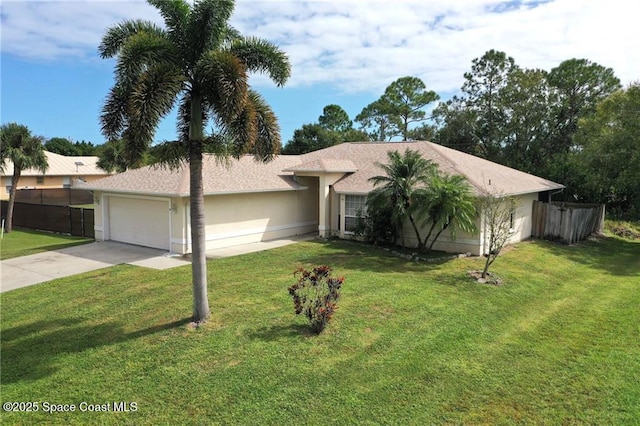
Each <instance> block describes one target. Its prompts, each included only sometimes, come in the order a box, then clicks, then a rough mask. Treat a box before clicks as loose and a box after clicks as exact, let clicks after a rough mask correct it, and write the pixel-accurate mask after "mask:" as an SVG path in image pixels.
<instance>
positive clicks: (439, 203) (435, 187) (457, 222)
mask: <svg viewBox="0 0 640 426" xmlns="http://www.w3.org/2000/svg"><path fill="white" fill-rule="evenodd" d="M475 202H476V197H475V196H474V195H473V193H472V192H471V187H470V186H469V184H468V183H467V180H466V179H465V178H464V176H461V175H446V174H443V173H441V172H438V173H436V175H435V176H434V177H432V179H431V180H430V182H429V186H428V187H427V189H426V192H425V193H424V200H422V203H421V204H423V205H424V207H423V209H424V210H423V212H422V215H423V216H424V224H427V225H428V226H429V230H428V231H427V235H425V237H424V243H423V244H422V246H426V245H427V243H428V244H429V246H428V247H427V248H428V250H432V249H433V245H434V244H435V243H436V241H437V240H438V238H439V237H440V235H441V234H442V233H443V232H444V231H445V230H447V229H448V230H449V232H450V233H451V237H452V238H455V236H456V231H457V230H458V229H459V230H461V231H464V232H468V233H475V232H476V226H475V219H476V206H475ZM434 232H435V234H434ZM432 235H433V238H431V236H432ZM429 240H431V242H429Z"/></svg>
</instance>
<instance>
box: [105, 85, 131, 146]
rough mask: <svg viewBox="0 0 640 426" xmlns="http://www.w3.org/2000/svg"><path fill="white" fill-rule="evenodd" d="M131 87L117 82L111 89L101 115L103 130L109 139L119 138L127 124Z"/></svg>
mask: <svg viewBox="0 0 640 426" xmlns="http://www.w3.org/2000/svg"><path fill="white" fill-rule="evenodd" d="M128 100H129V89H128V87H127V86H126V85H125V84H124V83H116V84H114V85H113V87H112V88H111V89H110V90H109V94H108V95H107V99H106V101H105V103H104V106H103V107H102V113H101V115H100V124H101V131H102V134H103V135H104V137H105V138H106V139H107V140H116V139H119V138H120V137H121V135H122V131H123V130H124V128H125V126H126V125H127V104H128Z"/></svg>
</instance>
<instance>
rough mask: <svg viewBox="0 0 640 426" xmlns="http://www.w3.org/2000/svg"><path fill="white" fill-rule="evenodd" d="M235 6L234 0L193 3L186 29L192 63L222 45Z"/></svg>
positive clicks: (210, 0)
mask: <svg viewBox="0 0 640 426" xmlns="http://www.w3.org/2000/svg"><path fill="white" fill-rule="evenodd" d="M233 8H234V2H233V0H201V1H198V2H196V3H195V4H194V5H193V7H192V9H191V14H190V15H189V22H188V23H187V31H186V34H187V40H188V47H189V51H188V52H186V53H187V55H186V56H187V57H189V58H190V60H189V63H190V64H191V65H195V64H196V63H197V62H198V60H199V59H200V58H201V57H202V55H203V54H205V52H207V51H210V50H217V49H218V48H219V47H220V46H221V45H222V42H223V41H224V35H225V34H226V29H227V21H229V18H230V17H231V14H232V13H233Z"/></svg>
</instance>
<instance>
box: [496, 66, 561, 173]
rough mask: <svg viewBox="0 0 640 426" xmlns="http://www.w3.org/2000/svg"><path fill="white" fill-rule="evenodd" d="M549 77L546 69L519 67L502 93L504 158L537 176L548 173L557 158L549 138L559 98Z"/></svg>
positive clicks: (503, 160)
mask: <svg viewBox="0 0 640 426" xmlns="http://www.w3.org/2000/svg"><path fill="white" fill-rule="evenodd" d="M546 77H547V73H546V72H545V71H543V70H538V69H535V70H534V69H521V68H518V69H516V70H514V71H512V72H511V73H510V74H509V77H508V82H507V85H506V86H505V87H503V88H502V89H501V92H500V101H501V102H502V106H501V109H502V111H503V113H504V122H502V123H500V127H501V128H502V129H503V137H504V139H503V140H502V141H501V145H502V147H501V151H502V152H501V155H500V157H501V161H502V163H503V164H505V165H507V166H509V167H513V168H514V169H518V170H522V171H524V172H527V173H534V174H537V175H546V173H547V169H548V165H549V164H552V163H553V161H554V160H555V159H554V158H553V155H552V153H551V152H549V147H548V141H549V138H550V136H551V133H552V124H551V123H552V119H553V116H552V107H553V105H554V104H555V101H556V97H555V92H554V91H553V89H552V88H551V87H549V84H548V83H547V78H546Z"/></svg>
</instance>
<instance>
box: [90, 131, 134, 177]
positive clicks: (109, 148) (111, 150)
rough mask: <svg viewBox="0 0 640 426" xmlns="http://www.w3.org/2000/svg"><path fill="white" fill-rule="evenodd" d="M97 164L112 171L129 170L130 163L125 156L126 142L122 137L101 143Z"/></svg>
mask: <svg viewBox="0 0 640 426" xmlns="http://www.w3.org/2000/svg"><path fill="white" fill-rule="evenodd" d="M97 166H98V167H100V168H101V169H102V170H104V171H106V172H109V173H112V172H116V173H122V172H125V171H127V168H128V164H127V158H126V156H125V143H124V141H123V140H122V139H112V140H110V141H108V142H105V143H104V144H102V145H100V148H99V150H98V162H97Z"/></svg>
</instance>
